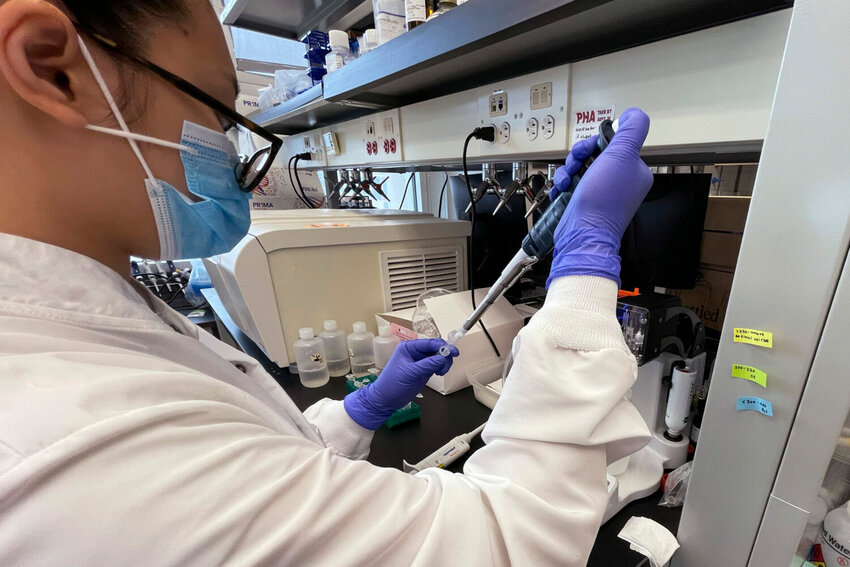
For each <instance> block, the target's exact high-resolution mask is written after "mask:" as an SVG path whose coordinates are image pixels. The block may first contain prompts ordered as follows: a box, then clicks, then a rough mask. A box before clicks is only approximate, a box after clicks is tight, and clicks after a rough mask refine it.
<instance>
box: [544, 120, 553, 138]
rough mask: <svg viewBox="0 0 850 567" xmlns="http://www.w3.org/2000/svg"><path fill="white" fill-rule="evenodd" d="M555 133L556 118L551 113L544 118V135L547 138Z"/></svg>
mask: <svg viewBox="0 0 850 567" xmlns="http://www.w3.org/2000/svg"><path fill="white" fill-rule="evenodd" d="M554 135H555V118H554V117H553V116H552V115H551V114H549V115H546V118H544V119H543V137H544V138H546V139H547V140H548V139H549V138H551V137H552V136H554Z"/></svg>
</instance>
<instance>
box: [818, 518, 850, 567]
mask: <svg viewBox="0 0 850 567" xmlns="http://www.w3.org/2000/svg"><path fill="white" fill-rule="evenodd" d="M818 543H819V544H820V551H821V553H822V560H823V563H824V564H825V565H826V567H847V565H850V502H847V503H845V504H842V505H841V506H840V507H838V508H836V509H835V510H833V511H832V512H830V513H829V514H827V515H826V518H825V519H824V521H823V529H822V530H821V532H820V538H819V540H818Z"/></svg>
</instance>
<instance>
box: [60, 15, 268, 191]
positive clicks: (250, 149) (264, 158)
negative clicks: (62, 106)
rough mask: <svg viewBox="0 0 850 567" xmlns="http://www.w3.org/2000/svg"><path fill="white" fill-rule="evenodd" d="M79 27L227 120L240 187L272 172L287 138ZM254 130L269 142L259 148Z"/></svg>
mask: <svg viewBox="0 0 850 567" xmlns="http://www.w3.org/2000/svg"><path fill="white" fill-rule="evenodd" d="M76 27H77V28H78V29H79V30H80V31H81V32H82V33H84V34H85V35H86V36H87V37H88V38H90V39H91V40H93V41H95V42H97V44H98V45H100V46H102V47H103V48H105V49H107V50H108V51H112V52H114V53H116V54H118V55H120V56H121V57H124V58H125V59H129V60H130V61H133V62H134V63H136V64H138V65H141V66H142V67H144V68H146V69H148V70H149V71H152V72H153V73H155V74H156V75H158V76H159V77H160V78H161V79H163V80H164V81H166V82H168V83H170V84H171V85H172V86H174V87H176V88H177V89H179V90H181V91H183V92H184V93H186V94H187V95H189V96H190V97H192V98H194V99H195V100H197V101H198V102H200V103H201V104H204V105H206V106H207V107H209V108H211V109H212V110H213V111H215V113H216V114H218V115H219V117H220V118H221V119H222V121H223V122H224V124H222V127H223V128H224V133H225V134H226V135H227V137H228V138H229V139H230V141H231V142H233V144H234V146H236V149H237V153H238V154H239V163H238V164H236V167H235V169H234V171H233V173H234V175H236V182H237V183H238V184H239V188H240V189H241V190H242V191H244V192H245V193H250V192H252V191H253V190H254V189H256V188H257V185H259V184H260V182H261V181H262V180H263V178H264V177H265V176H266V174H267V173H268V172H269V168H271V166H272V163H274V159H275V157H277V154H278V152H279V151H280V148H281V146H282V145H283V141H282V140H281V139H280V138H278V137H277V136H275V135H274V134H272V133H271V132H269V131H268V130H266V129H265V128H263V127H262V126H260V125H259V124H257V123H256V122H253V121H251V120H249V119H247V118H245V117H244V116H242V115H241V114H239V113H238V112H236V111H235V110H233V109H232V108H230V107H229V106H227V105H226V104H224V103H222V102H221V101H220V100H218V99H217V98H215V97H213V96H212V95H209V94H207V93H205V92H204V91H202V90H201V89H199V88H198V87H196V86H195V85H193V84H192V83H190V82H189V81H186V80H185V79H182V78H181V77H178V76H177V75H175V74H174V73H172V72H171V71H167V70H166V69H163V68H162V67H160V66H159V65H157V64H156V63H152V62H151V61H148V60H147V59H145V58H144V57H140V56H138V55H134V54H132V53H130V52H128V51H126V50H124V49H123V48H121V47H120V46H119V45H118V44H117V43H116V42H114V41H112V40H111V39H109V38H106V37H103V36H102V35H100V34H98V33H96V32H94V31H92V30H89V29H86V28H85V26H81V25H79V24H76ZM251 134H256V135H257V136H259V137H260V138H262V139H263V140H265V141H267V142H268V143H269V145H268V146H266V147H264V148H262V149H260V150H256V149H255V148H254V144H253V141H252V137H251Z"/></svg>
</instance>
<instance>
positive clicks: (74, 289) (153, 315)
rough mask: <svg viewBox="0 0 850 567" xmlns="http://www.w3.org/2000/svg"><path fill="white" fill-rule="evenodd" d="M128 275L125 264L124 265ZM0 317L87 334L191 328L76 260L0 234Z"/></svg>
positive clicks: (99, 267)
mask: <svg viewBox="0 0 850 567" xmlns="http://www.w3.org/2000/svg"><path fill="white" fill-rule="evenodd" d="M127 269H128V270H129V269H130V267H129V262H128V265H127ZM0 313H7V314H10V315H19V316H25V317H36V318H42V319H50V320H59V321H64V322H67V323H70V324H74V325H80V326H86V327H91V328H120V329H136V330H150V331H156V330H159V331H161V330H168V328H169V327H170V328H171V329H174V330H176V331H178V332H180V333H182V334H187V335H193V336H197V330H196V329H194V326H193V325H191V323H189V322H188V321H186V320H185V319H184V318H183V317H181V316H180V315H179V314H178V313H176V312H175V311H173V310H172V309H171V308H169V307H168V306H167V305H166V304H165V303H164V302H162V301H160V300H159V299H157V298H156V297H155V296H153V294H151V293H150V292H149V291H148V290H147V289H145V288H144V285H142V284H140V283H138V282H137V283H136V284H135V285H134V284H131V283H130V281H128V280H126V279H124V278H123V277H121V275H119V274H118V273H116V272H115V271H113V270H112V269H111V268H108V267H107V266H105V265H103V264H101V263H100V262H98V261H96V260H93V259H91V258H89V257H87V256H83V255H82V254H78V253H76V252H72V251H70V250H66V249H64V248H60V247H58V246H53V245H51V244H45V243H44V242H38V241H36V240H30V239H28V238H23V237H20V236H14V235H11V234H3V233H0Z"/></svg>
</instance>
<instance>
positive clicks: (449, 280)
mask: <svg viewBox="0 0 850 567" xmlns="http://www.w3.org/2000/svg"><path fill="white" fill-rule="evenodd" d="M462 260H463V249H462V248H461V247H460V246H452V247H447V248H430V249H425V250H392V251H387V252H381V269H382V272H383V279H384V307H385V308H386V310H387V311H399V310H402V309H409V308H411V307H416V298H417V297H419V295H420V294H421V293H422V292H424V291H427V290H429V289H433V288H436V287H439V288H443V289H447V290H449V291H461V289H462V287H461V282H462V281H463V280H462V278H463V262H462Z"/></svg>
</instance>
